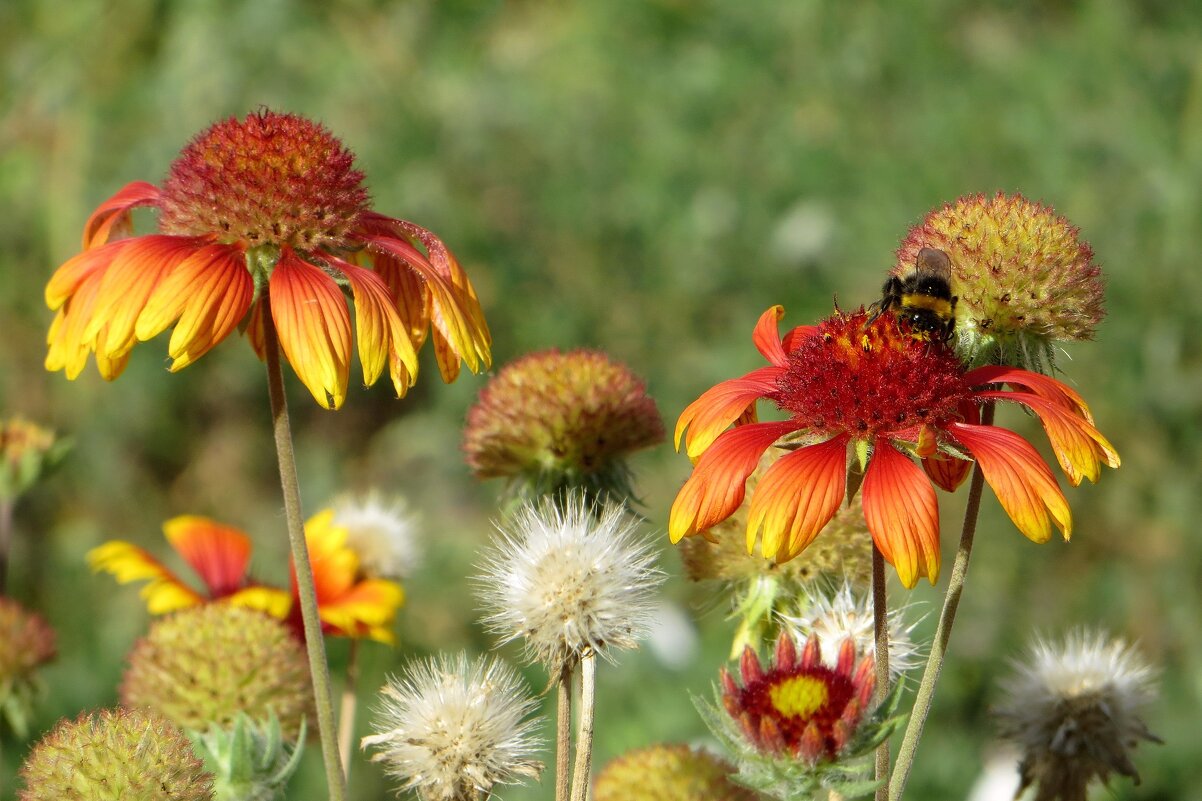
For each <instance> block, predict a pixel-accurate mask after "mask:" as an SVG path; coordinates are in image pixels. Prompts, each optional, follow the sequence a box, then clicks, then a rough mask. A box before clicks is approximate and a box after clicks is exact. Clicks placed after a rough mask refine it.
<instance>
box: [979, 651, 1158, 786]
mask: <svg viewBox="0 0 1202 801" xmlns="http://www.w3.org/2000/svg"><path fill="white" fill-rule="evenodd" d="M1014 666H1015V671H1014V674H1013V675H1012V676H1011V677H1009V678H1008V679H1007V680H1005V681H1003V683H1002V689H1003V691H1004V692H1005V694H1006V698H1005V700H1004V702H1003V703H1002V704H1001V705H999V707H998V708H997V709H996V710H995V714H996V716H997V718H998V721H999V724H1000V728H1001V733H1002V736H1003V737H1005V738H1007V739H1009V740H1012V741H1013V742H1015V743H1017V744H1018V746H1019V747H1020V748H1021V749H1022V751H1023V761H1022V764H1021V765H1020V774H1021V777H1022V785H1023V787H1027V786H1028V785H1032V784H1035V785H1038V786H1039V788H1040V790H1039V794H1038V796H1037V798H1038V799H1045V798H1046V799H1052V798H1076V797H1080V798H1084V797H1085V792H1086V789H1087V787H1088V785H1089V784H1090V783H1091V782H1093V781H1094V780H1096V779H1100V780H1102V781H1105V779H1106V778H1107V777H1108V776H1109V775H1110V774H1111V773H1112V772H1113V773H1119V774H1121V775H1124V776H1130V777H1132V778H1134V779H1135V780H1136V781H1137V782H1138V780H1139V774H1138V773H1137V772H1136V770H1135V766H1134V765H1133V764H1132V762H1131V758H1130V750H1131V749H1133V748H1134V747H1135V746H1136V745H1137V744H1138V743H1139V741H1140V740H1150V741H1153V742H1159V740H1158V739H1157V738H1156V737H1155V735H1153V734H1152V733H1151V732H1149V731H1148V728H1147V726H1146V725H1145V724H1144V721H1143V720H1142V719H1141V717H1140V713H1141V710H1142V708H1143V707H1144V706H1145V705H1146V704H1148V703H1149V702H1150V701H1151V700H1152V699H1153V698H1154V697H1155V694H1156V671H1155V670H1154V669H1153V668H1152V667H1151V666H1149V665H1148V663H1147V662H1145V661H1144V660H1143V658H1142V657H1141V656H1140V655H1139V653H1138V652H1136V650H1135V649H1134V648H1133V647H1132V646H1130V645H1128V644H1127V643H1126V642H1124V641H1123V640H1121V639H1111V638H1109V637H1108V636H1107V635H1106V634H1104V633H1102V632H1090V631H1084V630H1082V631H1075V632H1073V633H1072V634H1070V635H1069V636H1068V637H1067V638H1065V640H1064V642H1063V643H1053V642H1049V641H1047V640H1043V639H1038V640H1036V641H1035V643H1034V644H1033V645H1032V647H1031V650H1030V653H1029V654H1028V655H1027V657H1025V658H1024V659H1022V660H1020V661H1016V662H1015V663H1014Z"/></svg>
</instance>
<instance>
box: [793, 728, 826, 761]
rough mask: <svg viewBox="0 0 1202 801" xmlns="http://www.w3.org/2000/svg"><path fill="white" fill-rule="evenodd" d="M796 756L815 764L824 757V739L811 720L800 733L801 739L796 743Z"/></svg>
mask: <svg viewBox="0 0 1202 801" xmlns="http://www.w3.org/2000/svg"><path fill="white" fill-rule="evenodd" d="M797 756H799V757H801V758H802V759H804V760H805V761H806V762H817V761H818V760H819V759H822V757H824V756H826V738H825V737H823V736H822V730H821V729H819V728H818V722H817V721H814V720H811V721H810V722H809V723H807V724H806V727H805V729H804V730H803V731H802V732H801V739H800V740H798V741H797Z"/></svg>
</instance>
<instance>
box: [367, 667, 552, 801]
mask: <svg viewBox="0 0 1202 801" xmlns="http://www.w3.org/2000/svg"><path fill="white" fill-rule="evenodd" d="M537 706H538V703H537V701H536V700H535V699H534V698H532V697H531V696H530V695H529V693H528V692H527V691H526V689H525V687H524V686H523V685H522V682H521V679H520V678H519V677H518V675H517V674H516V673H515V672H514V671H513V670H512V669H511V668H509V667H507V666H506V665H505V664H503V663H502V662H500V661H497V660H492V659H489V660H485V659H479V660H475V661H473V662H471V663H469V662H468V660H467V657H466V656H465V655H462V654H461V655H460V656H459V657H458V658H457V659H456V660H454V661H451V660H448V659H429V660H423V661H421V662H417V663H414V664H412V665H411V666H410V668H409V671H408V673H407V674H406V675H405V676H404V677H403V678H392V679H389V681H388V683H387V684H385V685H384V687H383V689H382V690H381V691H380V706H379V709H378V710H377V711H376V715H375V720H374V721H373V725H372V728H373V730H374V731H375V732H376V733H375V734H373V735H370V736H368V737H364V738H363V740H362V747H363V748H365V749H366V748H375V749H378V750H377V753H375V754H373V755H372V757H371V761H372V762H380V763H383V764H384V766H385V769H386V770H387V772H388V773H389V775H391V776H393V777H394V778H396V779H398V780H399V781H401V782H402V785H401V787H400V789H401V790H412V791H414V792H416V793H417V795H418V797H419V798H421V799H422V801H484V799H486V798H489V797H490V796H491V793H492V790H493V787H494V786H496V785H498V784H517V783H520V782H521V781H522V780H524V779H537V778H538V776H539V774H540V773H541V772H542V765H541V763H539V762H538V761H537V760H535V759H534V754H535V753H536V752H537V751H538V749H539V747H540V743H539V741H538V738H537V736H536V734H535V729H536V728H537V726H538V721H537V719H530V720H528V719H527V718H528V717H529V715H530V714H531V712H533V711H534V710H535V708H536V707H537Z"/></svg>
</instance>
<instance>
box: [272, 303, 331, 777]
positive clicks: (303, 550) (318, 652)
mask: <svg viewBox="0 0 1202 801" xmlns="http://www.w3.org/2000/svg"><path fill="white" fill-rule="evenodd" d="M268 302H269V301H267V302H265V303H264V308H263V315H262V319H263V342H264V350H265V351H266V356H267V395H268V397H269V398H270V400H271V425H272V430H273V431H274V433H275V450H276V457H277V459H278V460H279V465H280V485H281V487H282V488H283V491H284V516H285V518H286V519H287V522H288V542H289V544H290V545H291V548H292V564H293V568H294V570H295V572H296V588H297V595H298V596H299V597H300V608H301V619H302V620H303V622H304V627H305V648H306V649H307V650H308V652H309V675H310V677H311V678H312V681H313V697H314V700H315V701H316V704H317V728H318V731H319V733H320V735H321V753H322V758H323V760H324V762H325V768H326V784H327V786H328V787H329V791H330V801H345V798H346V779H345V778H344V777H343V775H342V764H341V763H340V762H339V760H338V732H337V727H336V723H335V721H334V698H333V695H332V693H331V692H330V669H329V666H328V665H327V664H326V643H325V638H324V637H323V636H322V633H321V620H320V619H319V618H318V616H317V590H316V589H315V588H314V586H313V568H312V566H311V565H310V564H309V548H308V546H307V545H306V543H305V524H304V516H303V514H302V513H301V499H300V484H299V482H298V481H297V477H296V457H295V455H294V453H293V451H292V428H291V426H290V425H289V423H288V400H287V398H286V397H285V395H284V371H283V369H282V368H281V366H280V343H279V338H278V337H277V335H276V331H275V323H274V322H273V321H272V319H271V309H270V307H269V306H267V303H268Z"/></svg>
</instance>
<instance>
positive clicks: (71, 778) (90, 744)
mask: <svg viewBox="0 0 1202 801" xmlns="http://www.w3.org/2000/svg"><path fill="white" fill-rule="evenodd" d="M20 780H21V782H22V784H24V788H23V789H21V790H19V791H18V792H17V799H18V801H67V800H68V799H70V800H71V801H207V800H208V799H211V798H212V797H213V782H212V777H210V776H209V774H207V773H205V771H204V766H203V764H202V763H201V761H200V759H198V758H197V756H196V754H195V753H193V751H192V744H191V743H190V742H189V741H188V738H187V736H185V735H184V733H183V732H182V731H180V730H179V729H178V728H176V726H175V725H174V724H173V723H171V722H170V721H169V720H167V719H166V718H164V717H162V716H161V715H159V714H158V713H155V712H152V711H150V710H146V709H121V708H118V709H102V710H100V711H99V712H91V713H88V712H85V713H84V714H82V715H80V716H79V717H78V718H76V719H75V720H72V721H66V720H64V721H62V722H60V723H59V724H58V726H56V727H55V728H54V730H53V731H51V732H50V733H49V734H47V735H46V736H45V737H44V738H42V740H41V742H39V743H38V744H37V745H35V746H34V747H33V750H32V751H31V752H30V754H29V757H28V758H27V759H26V760H25V764H24V765H22V766H21V772H20Z"/></svg>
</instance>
